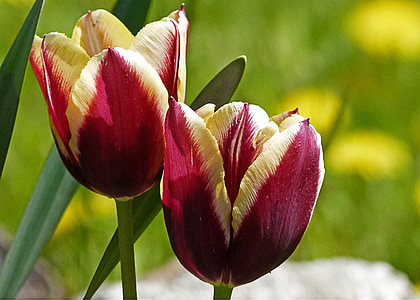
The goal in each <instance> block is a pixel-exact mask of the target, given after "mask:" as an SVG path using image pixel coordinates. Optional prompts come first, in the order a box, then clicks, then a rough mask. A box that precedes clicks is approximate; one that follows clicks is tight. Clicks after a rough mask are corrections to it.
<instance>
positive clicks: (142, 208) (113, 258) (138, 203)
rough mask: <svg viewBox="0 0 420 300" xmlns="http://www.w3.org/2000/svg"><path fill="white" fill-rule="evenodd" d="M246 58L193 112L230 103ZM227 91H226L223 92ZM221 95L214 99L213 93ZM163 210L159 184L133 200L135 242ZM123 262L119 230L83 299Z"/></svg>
mask: <svg viewBox="0 0 420 300" xmlns="http://www.w3.org/2000/svg"><path fill="white" fill-rule="evenodd" d="M245 61H246V59H245V57H243V56H241V57H239V58H237V59H235V60H234V61H233V62H231V63H230V64H229V65H227V66H226V67H225V68H224V69H223V70H222V71H220V72H219V73H218V74H217V75H216V76H215V77H214V78H213V79H212V80H211V81H210V82H209V83H208V85H207V86H206V87H205V88H204V90H206V92H201V93H200V96H199V97H197V99H196V100H195V101H194V102H193V103H192V104H191V107H192V108H193V109H196V108H199V107H200V106H201V105H203V104H205V103H209V102H212V103H215V104H216V106H217V107H220V106H222V105H223V104H225V103H228V102H229V101H230V99H231V97H232V95H233V93H234V92H235V90H236V88H237V86H238V84H239V81H240V79H241V77H242V74H243V72H244V69H245ZM222 89H225V90H227V91H221V90H222ZM211 91H213V92H215V93H217V94H218V96H217V97H213V94H211V93H210V92H211ZM161 208H162V205H161V202H160V194H159V185H158V184H157V185H155V186H154V187H153V188H152V189H150V190H149V191H148V192H146V193H144V194H143V195H140V196H139V197H137V198H136V199H134V201H133V220H134V224H133V227H134V228H133V229H134V239H135V240H137V239H138V238H139V237H140V236H141V234H142V233H143V232H144V230H146V228H147V227H148V226H149V224H150V223H151V222H152V221H153V219H154V218H155V217H156V215H157V214H158V213H159V211H160V209H161ZM119 261H120V253H119V248H118V229H117V230H116V232H115V233H114V235H113V237H112V239H111V241H110V242H109V244H108V247H107V248H106V250H105V252H104V255H103V256H102V259H101V261H100V263H99V265H98V268H97V269H96V272H95V274H94V276H93V278H92V280H91V282H90V284H89V287H88V289H87V291H86V294H85V297H84V299H90V298H92V297H93V295H94V294H95V293H96V291H97V290H98V288H99V287H100V286H101V284H102V283H103V282H104V281H105V279H106V278H107V277H108V275H109V273H111V271H112V270H113V269H114V268H115V266H116V265H117V264H118V262H119Z"/></svg>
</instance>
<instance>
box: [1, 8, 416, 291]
mask: <svg viewBox="0 0 420 300" xmlns="http://www.w3.org/2000/svg"><path fill="white" fill-rule="evenodd" d="M114 3H115V1H111V0H79V1H74V0H73V1H66V0H47V1H46V4H45V6H44V10H43V12H42V14H41V19H40V23H39V26H38V30H37V33H38V35H41V36H42V35H43V34H44V33H48V32H51V31H59V32H64V33H66V34H67V35H71V32H72V29H73V26H74V24H75V23H76V21H77V20H78V19H79V18H80V17H81V16H82V15H83V14H85V13H86V12H87V11H88V10H94V9H97V8H105V9H108V10H111V9H112V8H113V6H114ZM32 4H33V1H30V0H0V60H1V61H2V60H3V59H4V57H5V55H6V53H7V51H8V49H9V47H10V46H11V44H12V42H13V39H14V38H15V36H16V34H17V32H18V30H19V28H20V26H21V25H22V23H23V20H24V18H25V17H26V15H27V13H28V11H29V9H30V7H31V5H32ZM180 4H181V3H180V2H177V1H169V0H160V1H152V6H151V9H150V11H149V13H148V17H147V20H148V21H153V20H158V19H160V18H162V17H164V16H166V15H168V14H169V13H170V12H172V11H173V10H175V9H178V8H179V6H180ZM185 7H186V12H187V15H188V18H189V20H190V35H189V44H188V57H187V102H188V103H190V102H191V101H192V100H193V99H194V97H195V96H196V95H197V94H198V93H199V91H200V90H201V88H202V87H204V85H205V84H206V83H207V82H208V81H209V80H210V79H211V78H212V77H213V76H214V75H215V74H216V73H217V72H218V71H219V70H220V69H221V68H222V67H223V66H224V65H226V64H227V63H229V62H230V61H231V60H233V59H234V58H236V57H237V56H239V55H243V54H244V55H246V56H247V59H248V64H247V68H246V71H245V74H244V77H243V80H242V82H241V84H240V86H239V88H238V90H237V92H236V94H235V95H234V99H235V100H242V101H247V102H251V103H256V104H259V105H261V106H262V107H263V108H264V109H266V110H267V111H268V112H269V114H270V115H273V114H277V113H280V112H282V111H284V110H287V109H293V108H295V107H296V106H299V107H300V112H301V114H302V115H304V116H306V117H309V116H310V117H311V122H312V123H313V124H314V126H315V127H316V128H317V129H318V130H319V132H320V133H321V135H322V137H323V144H324V148H325V167H326V177H325V181H324V186H323V188H322V191H321V194H320V197H319V200H318V203H317V206H316V208H315V212H314V215H313V219H312V222H311V224H310V226H309V228H308V231H307V233H306V235H305V236H304V238H303V241H302V243H301V244H300V245H299V247H298V249H297V250H296V252H295V253H294V254H293V255H292V257H291V259H294V260H312V259H316V258H328V257H333V256H351V257H357V258H363V259H366V260H370V261H376V260H381V261H387V262H389V263H391V264H392V265H393V266H394V267H395V268H396V269H398V270H401V271H403V272H405V273H406V274H407V275H408V276H409V277H410V279H411V280H412V282H413V283H415V284H419V283H420V255H419V253H420V164H419V158H420V156H419V148H420V103H419V99H420V97H419V95H420V3H419V2H418V1H383V0H380V1H354V0H335V1H322V2H321V1H318V0H300V1H296V0H284V1H253V0H242V1H230V2H228V1H218V0H217V1H215V0H195V1H193V0H191V1H188V0H186V1H185ZM27 71H28V72H27V74H26V77H25V82H24V86H23V91H22V97H21V103H20V107H19V111H18V115H17V120H16V127H15V130H14V134H13V138H12V143H11V147H10V151H9V155H8V158H7V161H6V166H5V169H4V172H3V176H2V179H1V181H0V230H1V231H0V232H1V234H4V235H7V236H9V238H10V237H11V236H13V234H14V232H15V231H16V229H17V226H18V224H19V220H20V218H21V216H22V214H23V212H24V209H25V206H26V203H27V201H28V199H29V196H30V194H31V192H32V189H33V187H34V185H35V183H36V180H37V177H38V175H39V172H40V170H41V169H42V166H43V163H44V160H45V158H46V156H47V154H48V150H49V148H50V146H51V145H52V143H53V141H52V136H51V133H50V129H49V124H48V117H47V109H46V105H45V103H44V99H43V97H42V93H41V91H40V88H39V86H38V84H37V82H36V80H35V76H34V75H33V72H32V70H31V69H30V68H28V70H27ZM115 227H116V217H115V207H114V203H113V201H112V200H109V199H106V198H103V197H100V196H97V195H95V194H93V193H91V192H89V191H88V190H86V189H84V188H82V187H81V188H80V189H79V190H78V192H77V194H76V196H75V198H74V199H73V200H72V202H71V204H70V206H69V207H68V209H67V211H66V213H65V215H64V218H63V220H62V222H61V224H60V225H59V228H58V229H57V232H56V234H55V235H54V237H53V239H52V240H51V242H50V243H49V245H48V246H47V248H46V249H45V251H44V253H43V257H44V258H45V259H46V260H47V261H48V262H50V263H51V265H52V266H53V267H54V269H55V272H56V274H57V278H59V280H60V281H61V282H62V284H63V286H64V287H65V289H66V292H67V293H68V294H69V295H72V294H75V293H78V292H80V291H81V290H83V289H85V288H86V287H87V284H88V282H89V280H90V279H91V277H92V275H93V273H94V271H95V269H96V267H97V264H98V262H99V259H100V257H101V256H102V252H103V250H104V248H105V246H106V245H107V243H108V241H109V239H110V237H111V236H112V233H113V232H114V229H115ZM136 251H137V256H136V259H137V265H138V266H137V268H138V272H139V274H143V273H145V272H147V271H149V270H152V269H154V268H157V267H158V266H160V265H162V264H164V263H165V262H166V261H168V260H169V259H170V258H172V257H173V254H172V251H171V249H170V246H169V243H168V240H167V237H166V233H165V229H164V225H163V218H162V216H161V214H160V215H159V216H158V217H157V218H156V219H155V221H154V222H153V223H152V224H151V226H150V227H149V229H148V230H147V231H146V233H145V234H144V235H143V236H142V238H141V239H140V240H139V241H138V242H137V244H136ZM118 278H119V271H118V270H116V271H114V273H112V275H111V277H110V280H116V279H118Z"/></svg>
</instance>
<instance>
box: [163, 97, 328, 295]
mask: <svg viewBox="0 0 420 300" xmlns="http://www.w3.org/2000/svg"><path fill="white" fill-rule="evenodd" d="M165 140H166V148H165V149H166V150H165V163H164V171H163V178H162V182H161V187H162V192H161V193H162V203H163V211H164V217H165V222H166V227H167V231H168V235H169V239H170V242H171V245H172V248H173V250H174V252H175V254H176V255H177V257H178V259H179V260H180V262H181V263H182V264H183V265H184V267H185V268H186V269H188V270H189V271H190V272H191V273H193V274H194V275H195V276H197V277H198V278H200V279H201V280H203V281H205V282H208V283H211V284H213V285H215V286H217V285H220V286H225V287H235V286H238V285H242V284H245V283H248V282H251V281H253V280H255V279H257V278H259V277H260V276H262V275H264V274H266V273H268V272H270V271H271V270H273V269H274V268H276V267H277V266H278V265H280V264H281V263H282V262H284V261H285V260H286V259H287V258H288V257H289V256H290V255H291V254H292V252H293V251H294V249H295V248H296V247H297V245H298V243H299V242H300V240H301V238H302V236H303V234H304V232H305V230H306V228H307V226H308V224H309V221H310V219H311V216H312V213H313V209H314V206H315V203H316V199H317V197H318V194H319V191H320V188H321V184H322V181H323V177H324V164H323V155H322V147H321V140H320V135H319V134H318V133H317V132H316V131H315V129H314V128H313V127H312V125H311V124H310V123H309V119H305V118H303V117H302V116H300V115H299V114H298V111H297V110H294V111H288V112H285V113H283V114H280V115H278V116H275V117H272V118H271V119H270V118H269V117H268V115H267V114H266V113H265V111H264V110H263V109H261V108H260V107H259V106H256V105H250V104H247V103H239V102H234V103H230V104H226V105H224V106H222V107H221V108H220V109H218V110H217V111H216V112H214V105H210V104H207V105H205V106H203V107H202V108H200V109H199V110H197V111H196V112H194V111H192V110H191V109H190V108H189V107H188V106H186V105H185V104H183V103H178V102H176V101H175V100H174V99H172V101H171V103H170V107H169V110H168V113H167V116H166V121H165Z"/></svg>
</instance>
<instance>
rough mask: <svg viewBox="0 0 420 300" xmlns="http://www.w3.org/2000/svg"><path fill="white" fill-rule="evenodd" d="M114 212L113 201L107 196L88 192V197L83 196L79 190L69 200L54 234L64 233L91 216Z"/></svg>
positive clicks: (87, 220) (105, 215)
mask: <svg viewBox="0 0 420 300" xmlns="http://www.w3.org/2000/svg"><path fill="white" fill-rule="evenodd" d="M114 212H115V204H114V201H112V200H111V199H109V198H108V197H105V196H102V195H99V194H96V193H89V194H88V197H85V196H84V195H81V193H80V191H79V192H78V193H76V195H75V196H74V198H73V199H72V200H71V201H70V203H69V205H68V207H67V209H66V211H65V212H64V214H63V217H62V218H61V220H60V223H59V224H58V227H57V229H56V231H55V235H57V236H59V235H64V234H66V233H69V232H71V231H72V230H74V229H75V228H76V227H77V226H79V225H81V224H86V223H87V222H89V221H91V220H92V219H93V218H98V217H107V216H112V215H113V214H114Z"/></svg>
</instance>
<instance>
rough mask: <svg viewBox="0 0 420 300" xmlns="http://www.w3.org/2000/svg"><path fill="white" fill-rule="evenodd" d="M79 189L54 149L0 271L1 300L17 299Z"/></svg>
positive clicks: (53, 148) (54, 148)
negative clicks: (7, 299)
mask: <svg viewBox="0 0 420 300" xmlns="http://www.w3.org/2000/svg"><path fill="white" fill-rule="evenodd" d="M78 186H79V185H78V183H77V182H76V181H75V180H74V179H73V177H72V176H71V175H70V174H69V173H68V172H67V170H66V169H65V167H64V165H63V163H62V162H61V159H60V157H59V155H58V152H57V149H56V147H55V146H53V147H52V149H51V151H50V154H49V156H48V158H47V161H46V163H45V166H44V168H43V170H42V172H41V175H40V177H39V179H38V182H37V184H36V186H35V189H34V191H33V193H32V195H31V198H30V199H29V202H28V205H27V207H26V210H25V213H24V215H23V217H22V219H21V221H20V224H19V227H18V229H17V232H16V235H15V238H14V241H13V243H12V245H11V247H10V249H9V251H8V253H7V256H6V258H5V260H4V263H3V267H2V269H1V271H0V299H3V298H14V297H15V296H16V294H17V293H18V291H19V289H20V287H21V286H22V284H23V283H24V282H25V280H26V278H27V277H28V275H29V273H30V272H31V270H32V267H33V265H34V264H35V262H36V260H37V259H38V257H39V256H40V255H41V252H42V250H43V249H44V248H45V246H46V244H47V243H48V241H49V240H50V238H51V236H52V235H53V233H54V231H55V229H56V227H57V225H58V222H59V221H60V219H61V216H62V214H63V213H64V210H65V209H66V207H67V204H68V203H69V201H70V199H71V198H72V197H73V195H74V193H75V192H76V189H77V187H78Z"/></svg>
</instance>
